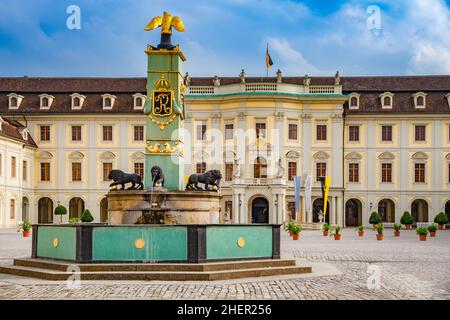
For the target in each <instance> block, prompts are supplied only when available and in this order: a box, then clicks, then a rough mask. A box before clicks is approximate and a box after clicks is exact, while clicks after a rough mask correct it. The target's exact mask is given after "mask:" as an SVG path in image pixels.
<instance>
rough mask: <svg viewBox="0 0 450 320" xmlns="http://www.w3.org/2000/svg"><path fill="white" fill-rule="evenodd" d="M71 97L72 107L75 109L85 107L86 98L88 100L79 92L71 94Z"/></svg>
mask: <svg viewBox="0 0 450 320" xmlns="http://www.w3.org/2000/svg"><path fill="white" fill-rule="evenodd" d="M70 97H71V98H72V109H73V110H81V108H82V107H83V103H84V100H86V96H83V95H81V94H79V93H74V94H71V95H70Z"/></svg>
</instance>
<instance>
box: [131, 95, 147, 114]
mask: <svg viewBox="0 0 450 320" xmlns="http://www.w3.org/2000/svg"><path fill="white" fill-rule="evenodd" d="M139 98H141V99H142V106H140V107H139V106H138V105H137V99H139ZM146 100H147V96H146V95H145V94H142V93H135V94H133V108H134V109H135V110H143V109H144V107H145V102H146Z"/></svg>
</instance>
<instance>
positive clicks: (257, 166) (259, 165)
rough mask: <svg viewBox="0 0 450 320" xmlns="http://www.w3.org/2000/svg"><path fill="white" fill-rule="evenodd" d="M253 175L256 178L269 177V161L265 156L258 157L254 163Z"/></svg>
mask: <svg viewBox="0 0 450 320" xmlns="http://www.w3.org/2000/svg"><path fill="white" fill-rule="evenodd" d="M253 177H254V178H255V179H266V178H267V162H266V159H264V158H263V157H257V158H256V161H255V163H254V164H253Z"/></svg>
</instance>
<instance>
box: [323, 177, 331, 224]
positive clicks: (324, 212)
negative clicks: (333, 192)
mask: <svg viewBox="0 0 450 320" xmlns="http://www.w3.org/2000/svg"><path fill="white" fill-rule="evenodd" d="M330 185H331V177H325V195H324V199H323V215H324V217H325V215H326V214H327V204H328V191H330Z"/></svg>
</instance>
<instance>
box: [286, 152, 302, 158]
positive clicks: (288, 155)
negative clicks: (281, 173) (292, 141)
mask: <svg viewBox="0 0 450 320" xmlns="http://www.w3.org/2000/svg"><path fill="white" fill-rule="evenodd" d="M286 158H288V159H298V158H300V152H298V151H294V150H291V151H289V152H288V153H286Z"/></svg>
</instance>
